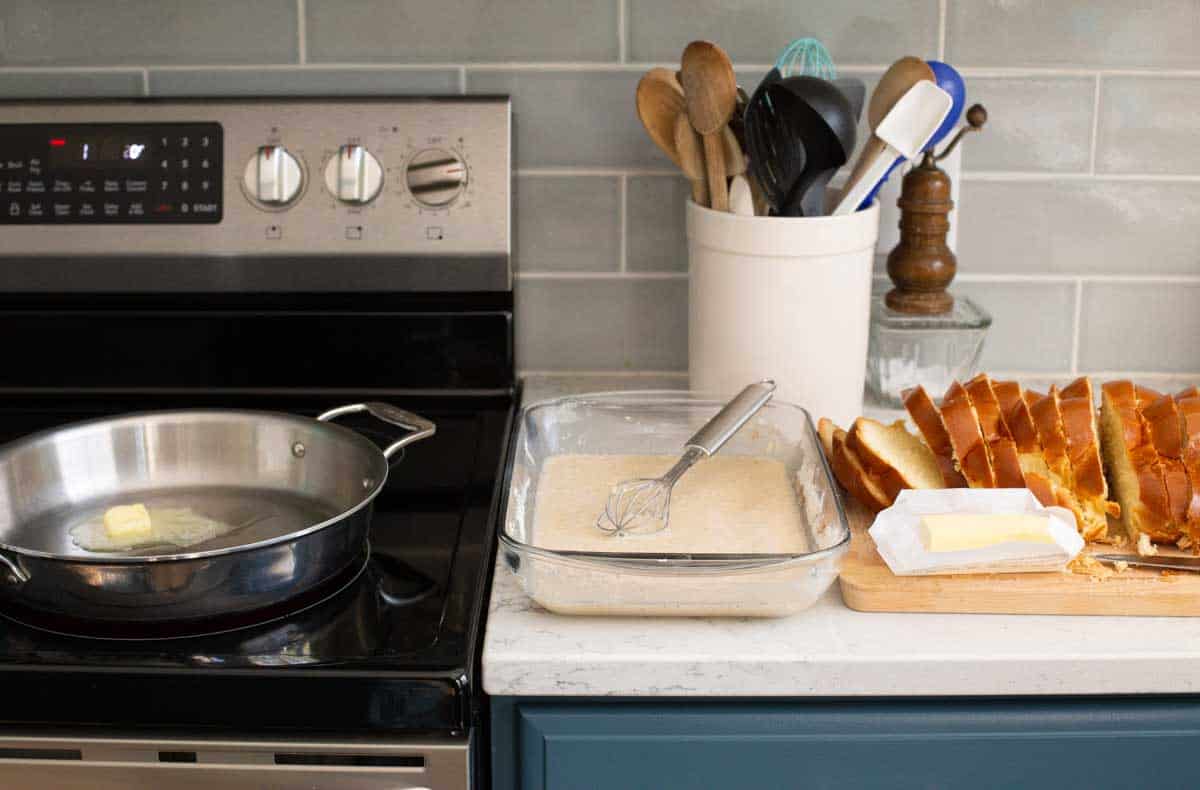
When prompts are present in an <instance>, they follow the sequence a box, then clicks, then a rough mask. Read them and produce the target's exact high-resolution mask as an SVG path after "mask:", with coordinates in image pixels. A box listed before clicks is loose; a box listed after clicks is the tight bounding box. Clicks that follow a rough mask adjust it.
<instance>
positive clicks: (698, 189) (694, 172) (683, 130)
mask: <svg viewBox="0 0 1200 790" xmlns="http://www.w3.org/2000/svg"><path fill="white" fill-rule="evenodd" d="M674 141H675V151H676V153H677V154H678V155H679V167H680V169H681V170H683V174H684V175H685V176H687V180H688V181H691V182H692V202H693V203H695V204H696V205H697V206H704V207H706V208H707V207H708V184H707V181H706V178H707V177H706V176H705V169H704V144H703V143H701V142H700V135H699V134H697V133H696V130H695V129H693V128H692V125H691V124H690V123H688V117H687V113H682V112H681V113H679V115H676V116H675V136H674Z"/></svg>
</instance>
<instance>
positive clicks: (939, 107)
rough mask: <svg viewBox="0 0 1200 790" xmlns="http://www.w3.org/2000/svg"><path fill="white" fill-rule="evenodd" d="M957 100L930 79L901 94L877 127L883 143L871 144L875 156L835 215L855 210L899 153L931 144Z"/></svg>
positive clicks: (912, 154) (904, 154)
mask: <svg viewBox="0 0 1200 790" xmlns="http://www.w3.org/2000/svg"><path fill="white" fill-rule="evenodd" d="M953 104H954V101H953V99H951V98H950V94H949V93H947V92H946V91H944V90H942V89H941V88H939V87H938V86H937V85H935V84H933V83H932V82H929V81H927V80H922V81H921V82H917V83H916V84H914V85H913V86H912V87H911V88H909V89H908V92H907V93H905V94H904V95H903V96H901V97H900V100H899V101H898V102H896V104H895V106H894V107H892V109H891V111H890V112H889V113H888V114H887V115H886V116H885V117H884V119H883V121H882V122H881V123H880V124H879V126H878V127H876V128H875V137H877V138H878V139H879V142H880V143H882V145H878V146H875V147H874V150H872V149H871V147H868V149H867V150H868V151H871V153H872V160H871V161H870V162H868V163H867V167H866V169H865V170H864V171H863V174H862V177H861V178H859V179H858V180H857V181H855V182H854V183H852V184H850V185H849V187H848V188H847V190H846V192H845V194H843V195H842V199H841V201H840V202H839V203H838V205H837V208H836V209H834V210H833V215H834V216H835V217H836V216H844V215H846V214H853V213H854V211H855V210H856V209H857V208H858V206H859V204H860V203H862V202H863V200H864V199H865V198H866V197H867V195H869V194H871V191H872V190H874V189H875V185H876V184H878V183H879V182H880V181H881V180H882V179H883V177H884V176H886V175H887V172H888V170H889V169H890V168H891V166H892V162H893V161H894V160H895V159H896V157H903V158H904V159H912V158H913V157H915V156H916V155H917V154H918V153H920V152H921V150H922V149H923V148H924V147H925V146H926V145H928V144H929V140H930V138H931V137H933V135H934V133H935V132H937V130H938V127H939V126H941V125H942V121H944V120H945V119H946V116H947V115H948V114H949V113H950V108H951V107H952V106H953Z"/></svg>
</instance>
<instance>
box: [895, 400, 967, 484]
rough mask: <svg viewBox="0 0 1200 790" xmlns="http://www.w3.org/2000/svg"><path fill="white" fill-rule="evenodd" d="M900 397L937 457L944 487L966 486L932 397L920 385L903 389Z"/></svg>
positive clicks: (965, 480) (948, 436)
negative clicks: (955, 463)
mask: <svg viewBox="0 0 1200 790" xmlns="http://www.w3.org/2000/svg"><path fill="white" fill-rule="evenodd" d="M902 397H903V398H904V408H905V409H907V410H908V414H909V416H910V417H912V420H913V422H914V423H916V426H917V430H919V431H920V432H921V436H923V437H924V438H925V444H926V445H927V446H928V447H929V449H930V450H931V451H933V454H934V456H936V457H937V463H938V468H939V469H940V470H941V472H942V482H944V483H945V484H946V488H966V487H967V479H966V478H965V477H963V476H962V472H959V471H958V469H957V467H955V465H954V448H953V447H952V446H951V445H950V434H948V433H947V432H946V424H945V423H944V422H942V415H941V413H939V412H938V408H937V406H936V405H934V402H933V398H931V397H929V393H928V392H926V391H925V388H924V387H922V386H920V385H918V386H916V387H913V388H912V389H910V390H905V391H904V393H903V396H902Z"/></svg>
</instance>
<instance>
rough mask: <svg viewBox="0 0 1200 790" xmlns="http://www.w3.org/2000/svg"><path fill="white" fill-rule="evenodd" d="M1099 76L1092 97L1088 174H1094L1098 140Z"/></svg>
mask: <svg viewBox="0 0 1200 790" xmlns="http://www.w3.org/2000/svg"><path fill="white" fill-rule="evenodd" d="M1100 79H1101V77H1100V75H1099V74H1097V75H1096V87H1095V93H1094V94H1093V96H1092V147H1091V150H1090V151H1089V152H1088V172H1089V173H1091V174H1092V175H1095V174H1096V149H1097V148H1098V147H1099V138H1100Z"/></svg>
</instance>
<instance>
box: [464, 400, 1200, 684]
mask: <svg viewBox="0 0 1200 790" xmlns="http://www.w3.org/2000/svg"><path fill="white" fill-rule="evenodd" d="M672 383H674V384H675V385H676V386H683V385H684V380H683V379H679V380H677V381H672V380H667V381H653V382H650V381H642V380H637V379H634V380H630V379H622V380H620V381H617V382H613V381H606V380H596V379H592V380H589V381H581V380H574V381H570V382H557V381H554V380H545V379H538V380H531V381H528V382H527V385H526V398H527V399H536V398H540V397H544V396H549V395H552V394H554V393H555V392H563V391H567V390H568V389H569V390H574V391H583V390H595V389H616V388H619V386H620V385H622V384H623V385H624V387H625V388H629V387H631V386H632V387H638V388H644V387H647V386H662V385H670V384H672ZM483 687H484V690H485V691H487V692H488V693H489V694H493V695H514V696H543V695H545V696H555V695H563V696H712V697H768V696H769V697H797V696H910V695H911V696H917V695H1045V694H1085V695H1091V694H1136V693H1194V692H1198V691H1200V618H1165V617H1048V616H1028V615H1023V616H1014V615H938V614H877V613H863V612H855V611H853V610H851V609H849V608H847V607H846V606H845V605H844V604H843V603H842V599H841V594H840V592H839V591H838V586H837V585H836V584H834V586H833V587H832V588H831V589H830V590H829V592H828V593H826V595H825V596H824V597H823V598H822V599H821V600H820V601H818V602H817V604H816V605H815V606H813V607H812V608H811V609H809V610H807V611H805V612H802V613H800V614H798V615H796V616H794V617H790V618H785V619H779V620H752V619H729V618H712V619H699V618H613V617H603V618H590V617H564V616H561V615H555V614H551V613H550V612H547V611H545V610H544V609H542V608H541V607H539V606H538V605H537V604H534V603H533V602H532V601H530V600H529V599H528V598H527V597H526V596H525V594H524V593H523V592H522V590H521V587H520V584H519V582H518V580H517V579H516V577H515V576H513V575H512V573H511V572H509V570H508V569H507V568H506V567H504V566H503V565H502V564H501V565H498V566H497V568H496V577H495V582H494V584H493V588H492V597H491V603H490V612H489V615H488V625H487V633H486V636H485V640H484V649H483Z"/></svg>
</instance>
